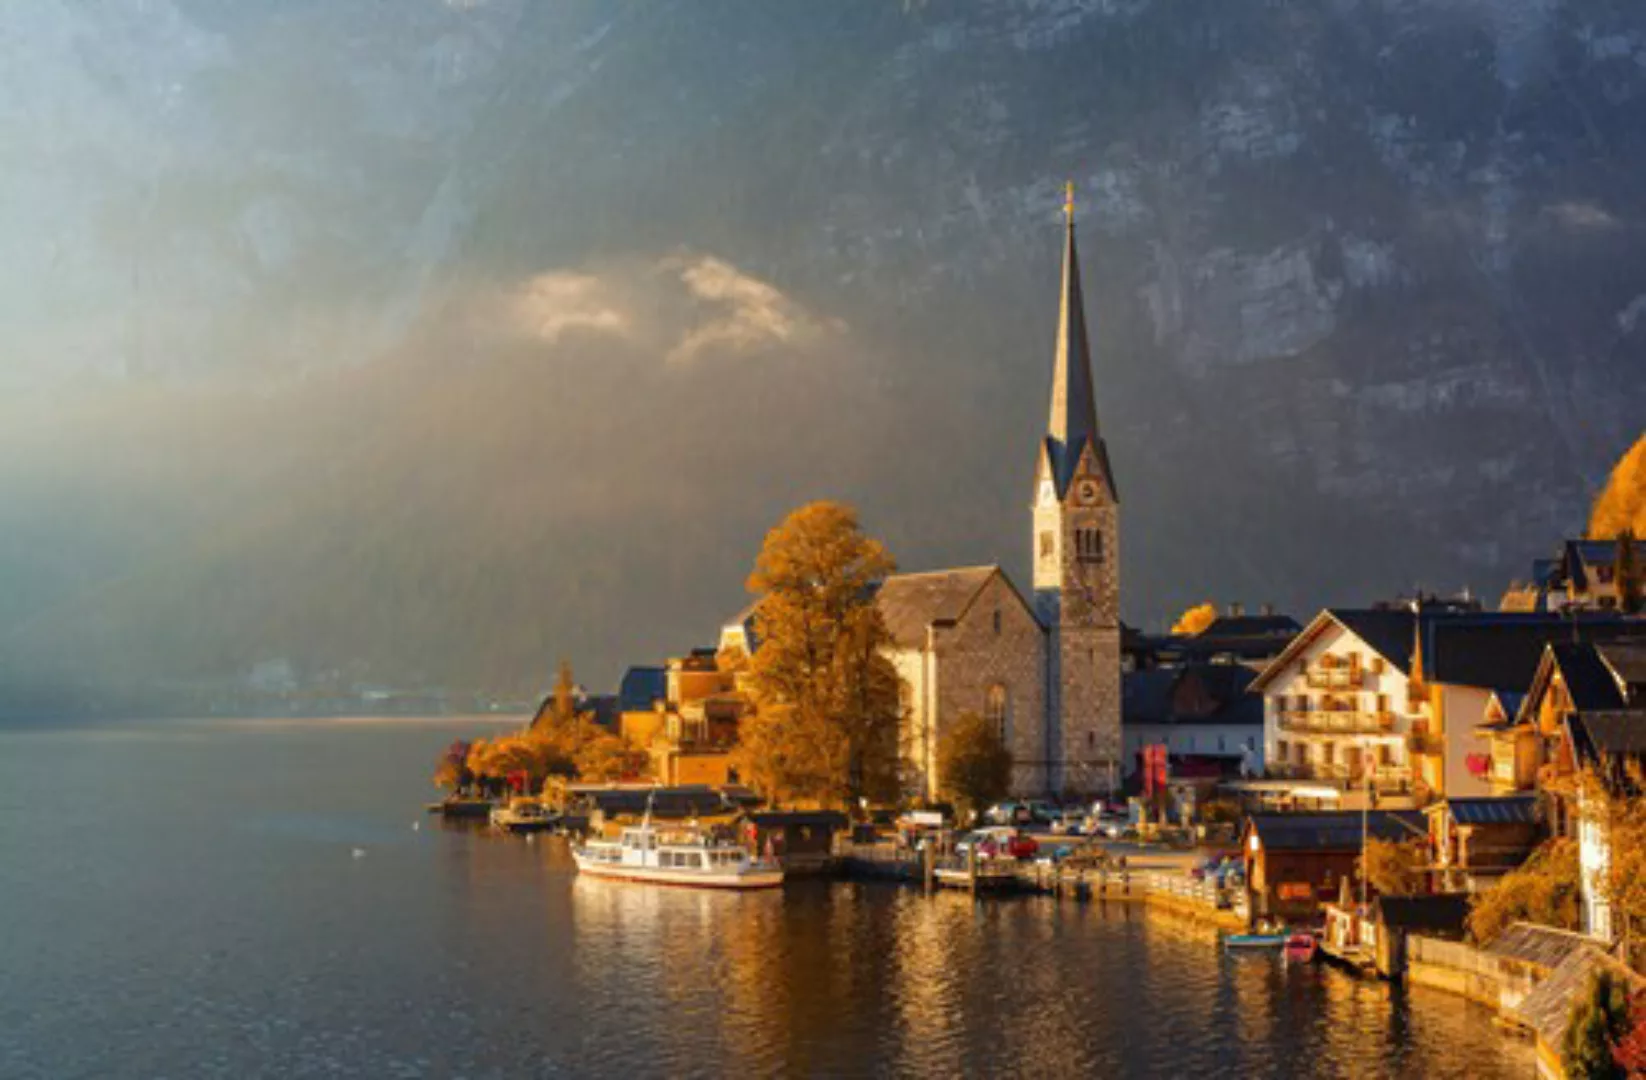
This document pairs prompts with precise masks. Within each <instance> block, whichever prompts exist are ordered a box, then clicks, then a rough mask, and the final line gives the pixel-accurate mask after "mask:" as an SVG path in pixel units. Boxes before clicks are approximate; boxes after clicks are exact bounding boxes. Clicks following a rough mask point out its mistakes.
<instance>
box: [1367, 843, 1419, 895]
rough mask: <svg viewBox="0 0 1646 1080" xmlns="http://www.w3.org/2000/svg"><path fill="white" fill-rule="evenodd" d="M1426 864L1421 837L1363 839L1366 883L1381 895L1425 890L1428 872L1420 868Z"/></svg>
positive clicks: (1404, 893) (1412, 893)
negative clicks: (1408, 838)
mask: <svg viewBox="0 0 1646 1080" xmlns="http://www.w3.org/2000/svg"><path fill="white" fill-rule="evenodd" d="M1428 865H1429V851H1428V847H1427V845H1425V844H1424V842H1423V841H1421V840H1417V839H1413V840H1406V841H1398V840H1368V841H1367V842H1366V866H1365V874H1366V883H1367V884H1368V885H1370V886H1371V887H1372V889H1373V890H1374V891H1375V892H1377V893H1378V894H1380V895H1382V896H1412V895H1414V894H1416V893H1420V892H1423V891H1425V888H1426V886H1427V885H1428V876H1427V875H1426V874H1425V873H1424V872H1423V871H1424V868H1425V867H1427V866H1428Z"/></svg>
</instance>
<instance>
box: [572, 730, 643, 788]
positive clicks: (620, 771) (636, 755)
mask: <svg viewBox="0 0 1646 1080" xmlns="http://www.w3.org/2000/svg"><path fill="white" fill-rule="evenodd" d="M648 763H649V758H648V757H647V755H646V754H645V753H644V752H643V751H639V750H636V749H635V748H634V747H632V746H630V745H629V744H628V743H627V742H625V741H624V740H623V739H622V738H620V737H618V736H617V735H614V734H612V733H611V732H609V731H607V730H605V729H604V728H601V727H599V726H598V725H595V724H590V725H589V729H588V730H585V731H584V732H583V733H582V736H581V737H580V739H579V741H578V745H577V747H576V749H575V750H574V751H573V752H572V765H573V766H574V767H575V768H576V769H577V775H578V777H579V778H580V779H583V780H590V781H596V780H598V781H604V782H608V783H609V782H611V781H613V780H623V779H627V778H629V777H634V776H638V775H639V774H640V773H642V772H644V771H645V769H646V767H647V765H648Z"/></svg>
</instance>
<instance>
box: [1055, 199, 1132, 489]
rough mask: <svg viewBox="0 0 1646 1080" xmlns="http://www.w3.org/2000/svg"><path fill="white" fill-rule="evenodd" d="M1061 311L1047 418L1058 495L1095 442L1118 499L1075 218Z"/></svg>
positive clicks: (1067, 239) (1067, 244) (1066, 251)
mask: <svg viewBox="0 0 1646 1080" xmlns="http://www.w3.org/2000/svg"><path fill="white" fill-rule="evenodd" d="M1059 299H1060V301H1061V302H1060V305H1059V311H1058V315H1057V345H1056V352H1055V356H1054V358H1053V363H1052V393H1051V399H1052V401H1051V412H1050V415H1049V416H1048V417H1047V421H1046V457H1047V463H1048V464H1049V465H1050V466H1051V469H1052V477H1053V480H1054V482H1055V483H1056V486H1057V494H1058V497H1059V498H1062V497H1063V494H1064V493H1065V492H1066V491H1067V490H1068V488H1069V481H1070V480H1071V479H1072V478H1073V477H1074V472H1075V468H1076V466H1077V465H1078V464H1079V463H1080V454H1081V451H1082V450H1084V449H1085V448H1086V447H1087V446H1090V447H1091V448H1092V455H1093V457H1094V458H1095V459H1096V465H1097V471H1098V473H1099V475H1101V476H1102V477H1103V480H1104V482H1105V484H1106V485H1107V486H1108V489H1109V494H1110V496H1111V497H1112V498H1114V499H1115V500H1116V501H1117V502H1118V501H1119V494H1118V492H1117V491H1116V488H1115V484H1114V471H1113V470H1112V469H1111V468H1110V467H1109V451H1108V447H1106V446H1105V445H1104V443H1103V437H1102V436H1101V435H1100V434H1099V433H1098V427H1097V404H1096V398H1095V396H1094V395H1093V393H1092V354H1091V345H1090V342H1089V341H1088V339H1087V336H1086V298H1085V296H1084V295H1083V294H1082V292H1081V288H1080V253H1079V252H1078V250H1076V245H1075V239H1074V222H1073V221H1071V222H1069V225H1068V228H1067V229H1066V230H1065V234H1064V244H1063V289H1062V295H1061V296H1060V298H1059Z"/></svg>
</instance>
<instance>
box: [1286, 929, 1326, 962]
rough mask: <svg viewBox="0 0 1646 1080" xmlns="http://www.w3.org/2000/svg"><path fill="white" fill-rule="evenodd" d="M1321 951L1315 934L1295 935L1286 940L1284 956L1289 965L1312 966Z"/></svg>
mask: <svg viewBox="0 0 1646 1080" xmlns="http://www.w3.org/2000/svg"><path fill="white" fill-rule="evenodd" d="M1319 949H1320V942H1318V941H1317V940H1315V936H1314V935H1313V934H1293V935H1292V936H1291V937H1289V938H1287V939H1286V945H1285V953H1284V955H1285V957H1286V962H1287V963H1288V964H1312V963H1314V961H1315V956H1316V954H1317V953H1318V951H1319Z"/></svg>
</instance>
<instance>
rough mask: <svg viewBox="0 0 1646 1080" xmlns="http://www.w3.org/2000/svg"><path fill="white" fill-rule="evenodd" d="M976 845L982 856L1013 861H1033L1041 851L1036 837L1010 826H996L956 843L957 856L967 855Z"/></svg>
mask: <svg viewBox="0 0 1646 1080" xmlns="http://www.w3.org/2000/svg"><path fill="white" fill-rule="evenodd" d="M974 844H975V845H977V850H978V854H980V855H984V856H997V855H1005V856H1008V857H1010V858H1013V859H1032V858H1034V856H1035V853H1036V852H1038V851H1039V850H1040V845H1039V844H1038V843H1036V842H1035V838H1034V837H1032V836H1030V835H1028V834H1027V833H1025V832H1023V830H1021V829H1018V828H1014V827H1012V826H1010V825H995V826H990V827H989V828H986V829H977V830H975V831H973V832H970V833H968V834H966V835H965V836H963V837H961V838H960V839H959V840H958V841H956V843H955V845H954V850H955V852H956V854H959V855H966V854H969V853H970V851H971V849H972V845H974Z"/></svg>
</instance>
